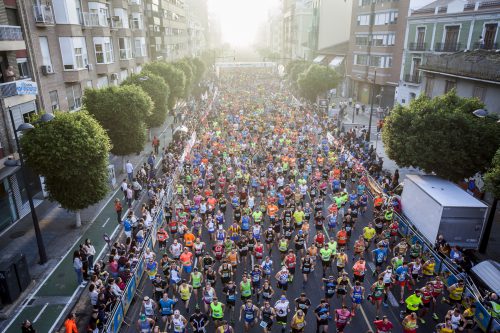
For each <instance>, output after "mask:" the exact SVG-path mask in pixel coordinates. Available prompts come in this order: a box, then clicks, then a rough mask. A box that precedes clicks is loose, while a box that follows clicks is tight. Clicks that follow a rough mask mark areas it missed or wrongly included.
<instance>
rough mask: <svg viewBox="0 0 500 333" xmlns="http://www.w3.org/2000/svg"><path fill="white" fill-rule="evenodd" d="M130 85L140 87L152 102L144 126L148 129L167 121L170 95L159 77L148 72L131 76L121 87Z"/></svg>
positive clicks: (166, 86)
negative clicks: (152, 105)
mask: <svg viewBox="0 0 500 333" xmlns="http://www.w3.org/2000/svg"><path fill="white" fill-rule="evenodd" d="M131 84H134V85H136V86H139V87H141V88H142V90H144V92H145V93H146V94H148V96H149V97H150V98H151V100H152V101H153V104H154V107H153V110H152V112H151V114H150V115H149V116H148V117H147V118H146V126H147V127H148V128H151V127H157V126H161V125H162V124H163V123H164V122H165V119H167V112H168V105H167V103H168V97H169V95H170V88H169V86H168V84H167V83H166V82H165V80H163V78H162V77H161V76H159V75H156V74H153V73H152V72H150V71H142V72H141V73H140V74H132V75H131V76H129V77H128V78H127V79H126V80H125V81H123V83H122V85H131Z"/></svg>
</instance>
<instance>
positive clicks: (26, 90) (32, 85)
mask: <svg viewBox="0 0 500 333" xmlns="http://www.w3.org/2000/svg"><path fill="white" fill-rule="evenodd" d="M16 91H17V94H18V95H37V94H38V86H37V85H36V82H33V81H28V80H22V81H16Z"/></svg>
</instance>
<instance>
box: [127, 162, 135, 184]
mask: <svg viewBox="0 0 500 333" xmlns="http://www.w3.org/2000/svg"><path fill="white" fill-rule="evenodd" d="M125 171H127V176H128V181H129V182H131V181H132V178H133V177H134V166H133V165H132V163H130V160H127V163H126V164H125Z"/></svg>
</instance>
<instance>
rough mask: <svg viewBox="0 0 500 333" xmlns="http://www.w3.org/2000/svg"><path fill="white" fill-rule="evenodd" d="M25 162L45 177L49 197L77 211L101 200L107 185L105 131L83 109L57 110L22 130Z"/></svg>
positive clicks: (107, 146) (107, 152)
mask: <svg viewBox="0 0 500 333" xmlns="http://www.w3.org/2000/svg"><path fill="white" fill-rule="evenodd" d="M21 147H22V150H23V152H24V154H25V157H26V163H27V165H28V166H29V167H30V168H32V169H33V170H34V171H35V172H36V173H38V174H40V175H42V176H44V177H45V186H46V189H47V191H48V193H49V198H50V199H51V200H55V201H57V202H59V203H60V204H61V206H62V207H63V208H65V209H68V210H71V211H78V210H81V209H85V208H87V207H88V206H91V205H93V204H95V203H97V202H99V201H100V200H102V199H103V198H104V197H105V196H106V194H107V192H108V189H109V186H108V171H107V167H108V164H109V163H108V155H109V151H110V149H111V143H110V140H109V137H108V135H107V134H106V131H105V130H104V129H103V128H102V127H101V125H99V123H98V122H97V121H96V120H95V119H94V118H93V117H92V116H90V115H89V114H88V113H87V112H85V111H80V112H75V113H58V114H57V115H56V117H55V118H54V119H53V120H52V121H50V122H48V123H41V124H38V125H36V129H35V130H33V131H30V132H27V133H25V134H24V135H23V136H22V138H21Z"/></svg>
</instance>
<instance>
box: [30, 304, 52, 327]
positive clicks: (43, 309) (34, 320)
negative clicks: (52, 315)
mask: <svg viewBox="0 0 500 333" xmlns="http://www.w3.org/2000/svg"><path fill="white" fill-rule="evenodd" d="M47 306H49V303H45V305H44V306H43V308H42V309H41V310H40V312H38V314H37V315H36V317H35V319H33V324H34V323H36V322H37V321H38V319H40V316H41V315H42V313H43V311H45V309H46V308H47Z"/></svg>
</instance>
